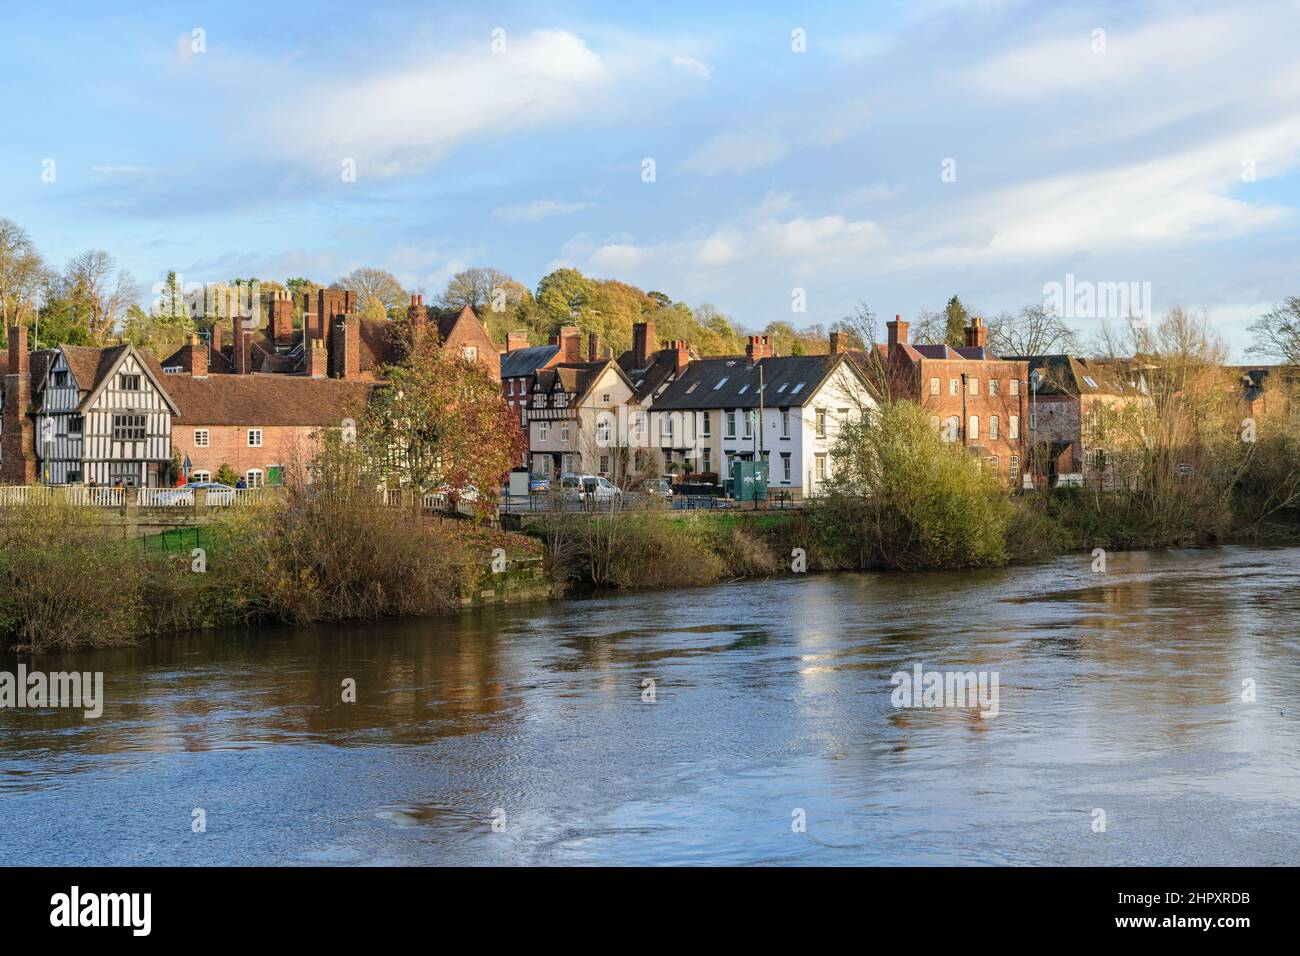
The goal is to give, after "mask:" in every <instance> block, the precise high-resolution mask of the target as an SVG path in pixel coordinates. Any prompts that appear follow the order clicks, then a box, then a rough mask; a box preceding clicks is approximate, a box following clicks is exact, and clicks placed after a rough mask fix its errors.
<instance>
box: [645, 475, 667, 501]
mask: <svg viewBox="0 0 1300 956" xmlns="http://www.w3.org/2000/svg"><path fill="white" fill-rule="evenodd" d="M641 487H642V488H643V489H644V490H645V493H646V494H647V495H650V496H651V497H653V498H666V499H667V500H668V501H672V500H673V480H672V479H671V478H647V479H646V480H645V481H644V482H642V485H641Z"/></svg>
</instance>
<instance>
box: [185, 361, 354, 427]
mask: <svg viewBox="0 0 1300 956" xmlns="http://www.w3.org/2000/svg"><path fill="white" fill-rule="evenodd" d="M163 385H164V387H165V388H166V389H167V392H168V394H169V395H171V397H172V400H173V401H175V403H176V405H177V407H178V408H179V409H180V414H179V415H177V416H176V417H175V418H174V419H173V422H175V423H176V424H180V425H268V426H271V425H309V426H317V427H325V426H337V425H339V424H340V423H341V422H342V421H343V419H344V418H349V417H352V418H355V417H356V416H357V415H358V414H359V413H360V411H361V410H362V408H363V407H364V405H365V403H366V400H367V399H368V398H369V396H370V391H371V389H372V387H373V386H372V385H371V384H370V383H368V382H354V381H342V380H339V379H312V378H306V377H303V376H296V375H261V374H253V375H209V376H208V377H207V378H194V377H192V376H190V375H168V376H166V378H165V379H164V380H163Z"/></svg>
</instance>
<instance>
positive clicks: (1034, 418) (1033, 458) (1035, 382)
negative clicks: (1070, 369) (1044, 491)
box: [1029, 369, 1043, 485]
mask: <svg viewBox="0 0 1300 956" xmlns="http://www.w3.org/2000/svg"><path fill="white" fill-rule="evenodd" d="M1042 379H1043V375H1042V373H1041V372H1039V371H1038V369H1034V370H1033V371H1032V372H1030V373H1029V466H1030V468H1031V469H1032V470H1033V471H1032V473H1033V476H1034V484H1035V485H1037V484H1038V451H1037V448H1038V386H1039V383H1040V382H1042Z"/></svg>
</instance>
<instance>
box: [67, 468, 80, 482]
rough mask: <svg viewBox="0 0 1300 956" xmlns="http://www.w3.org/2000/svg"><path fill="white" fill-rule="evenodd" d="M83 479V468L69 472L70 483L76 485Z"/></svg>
mask: <svg viewBox="0 0 1300 956" xmlns="http://www.w3.org/2000/svg"><path fill="white" fill-rule="evenodd" d="M79 481H81V470H80V469H75V470H71V471H69V472H68V484H70V485H75V484H76V483H77V482H79Z"/></svg>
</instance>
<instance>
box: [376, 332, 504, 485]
mask: <svg viewBox="0 0 1300 956" xmlns="http://www.w3.org/2000/svg"><path fill="white" fill-rule="evenodd" d="M383 377H384V378H385V379H386V380H387V381H388V385H387V386H386V387H384V388H381V389H379V390H378V391H377V392H376V393H375V395H374V397H373V399H372V400H371V402H370V404H369V405H368V406H367V408H366V411H365V413H364V415H363V417H362V424H361V427H360V428H359V429H358V441H359V443H360V444H361V445H362V448H363V450H364V452H365V455H366V457H367V459H368V460H369V461H370V462H371V463H372V464H373V470H374V471H375V473H376V474H377V475H378V476H379V477H380V478H381V479H383V480H386V481H389V482H392V483H393V484H395V485H397V486H400V487H405V488H409V489H410V490H412V491H414V492H415V493H416V495H415V497H416V500H417V501H418V500H419V499H420V498H421V497H422V496H423V495H425V494H428V493H430V492H434V491H437V490H439V489H444V488H445V489H447V490H448V498H449V499H450V500H451V501H452V502H454V501H455V500H457V499H458V498H459V497H460V496H461V494H462V493H463V492H464V491H465V490H466V489H470V488H473V489H474V490H475V491H477V493H478V497H477V501H478V505H479V507H480V508H481V509H486V508H489V507H491V506H492V504H493V502H495V500H496V497H497V493H498V491H499V489H500V488H501V486H502V484H503V483H504V481H505V477H506V474H507V473H508V472H509V471H510V468H511V467H512V466H513V465H514V464H515V463H516V462H518V461H519V460H520V459H521V458H522V457H523V454H524V452H525V451H526V450H527V448H526V443H525V442H524V439H523V434H522V432H521V431H520V429H519V425H518V420H517V418H516V416H515V415H514V413H513V412H512V411H511V410H510V408H509V406H507V405H506V403H505V401H504V399H503V398H502V397H501V385H500V383H499V382H497V381H496V380H495V379H494V378H492V376H491V375H490V374H489V373H488V372H487V371H486V370H485V369H484V368H483V366H482V365H480V364H479V363H477V362H472V361H469V360H468V359H465V358H463V357H462V356H460V355H459V354H451V353H449V352H447V351H446V350H443V349H441V348H439V347H438V345H437V343H436V342H434V341H430V340H429V339H428V338H426V339H425V340H424V341H422V342H420V343H418V345H417V347H416V348H415V349H414V350H413V351H412V353H411V355H410V356H409V357H408V358H407V360H406V361H405V362H404V363H403V364H401V365H395V366H388V367H386V368H385V369H384V371H383Z"/></svg>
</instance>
